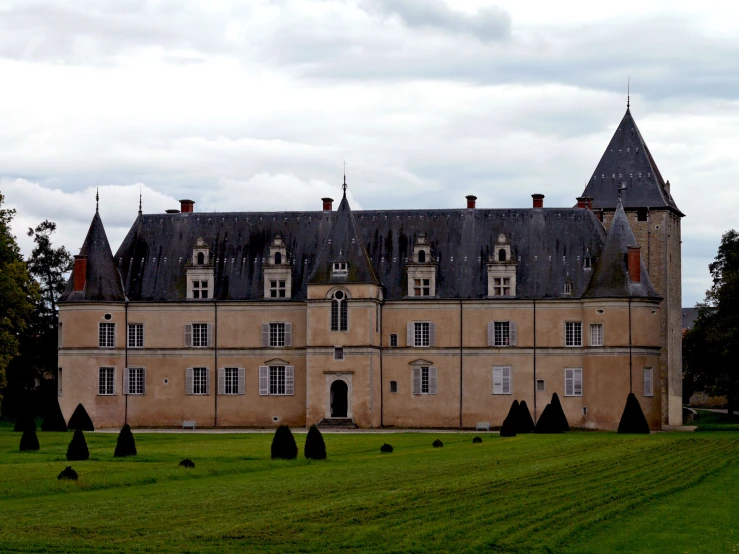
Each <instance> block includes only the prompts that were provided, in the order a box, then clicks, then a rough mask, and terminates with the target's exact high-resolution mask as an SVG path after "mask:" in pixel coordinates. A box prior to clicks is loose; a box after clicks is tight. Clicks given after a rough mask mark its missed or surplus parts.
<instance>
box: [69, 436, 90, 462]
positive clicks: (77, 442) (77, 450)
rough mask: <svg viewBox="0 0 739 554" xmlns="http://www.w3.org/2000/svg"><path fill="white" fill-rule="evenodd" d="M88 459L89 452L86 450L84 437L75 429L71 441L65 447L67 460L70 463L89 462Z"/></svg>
mask: <svg viewBox="0 0 739 554" xmlns="http://www.w3.org/2000/svg"><path fill="white" fill-rule="evenodd" d="M89 459H90V451H89V450H88V449H87V441H86V440H85V435H84V434H83V433H82V431H80V430H79V429H77V430H76V431H75V432H74V436H73V437H72V441H71V442H70V443H69V446H68V447H67V460H68V461H70V462H74V461H77V460H89Z"/></svg>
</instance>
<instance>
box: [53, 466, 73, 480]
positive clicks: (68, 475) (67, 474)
mask: <svg viewBox="0 0 739 554" xmlns="http://www.w3.org/2000/svg"><path fill="white" fill-rule="evenodd" d="M57 479H70V480H72V481H76V480H77V472H76V471H75V470H73V469H72V466H67V467H66V468H65V469H64V471H62V472H61V473H60V474H59V476H58V477H57Z"/></svg>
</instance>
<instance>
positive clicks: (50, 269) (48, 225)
mask: <svg viewBox="0 0 739 554" xmlns="http://www.w3.org/2000/svg"><path fill="white" fill-rule="evenodd" d="M54 231H56V223H54V222H53V221H49V220H48V219H47V220H45V221H44V222H43V223H40V224H39V225H37V226H36V228H35V229H31V228H29V229H28V236H29V237H33V242H34V243H35V244H36V246H35V247H34V248H33V252H31V257H30V258H29V259H28V270H29V271H30V272H31V275H33V276H34V277H35V278H36V280H37V281H38V282H39V285H40V287H41V296H42V298H43V302H44V304H45V305H46V307H47V309H48V311H49V317H50V320H52V321H53V322H54V328H55V329H56V315H57V304H56V301H57V298H59V297H60V296H61V294H62V293H63V292H64V288H65V287H66V286H67V274H68V273H69V272H70V271H72V267H73V265H74V261H73V258H72V255H71V254H70V253H69V252H68V251H67V249H66V248H64V246H60V247H59V248H54V247H53V246H52V245H51V235H52V233H54Z"/></svg>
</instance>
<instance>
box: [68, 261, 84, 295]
mask: <svg viewBox="0 0 739 554" xmlns="http://www.w3.org/2000/svg"><path fill="white" fill-rule="evenodd" d="M73 273H74V283H73V285H74V286H73V288H72V290H74V291H75V292H77V291H81V290H85V282H86V281H87V256H75V257H74V270H73Z"/></svg>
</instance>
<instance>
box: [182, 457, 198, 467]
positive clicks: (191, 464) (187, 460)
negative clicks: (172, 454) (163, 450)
mask: <svg viewBox="0 0 739 554" xmlns="http://www.w3.org/2000/svg"><path fill="white" fill-rule="evenodd" d="M180 467H186V468H187V469H193V468H194V467H195V462H193V461H192V460H191V459H190V458H185V459H184V460H182V461H181V462H180Z"/></svg>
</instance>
